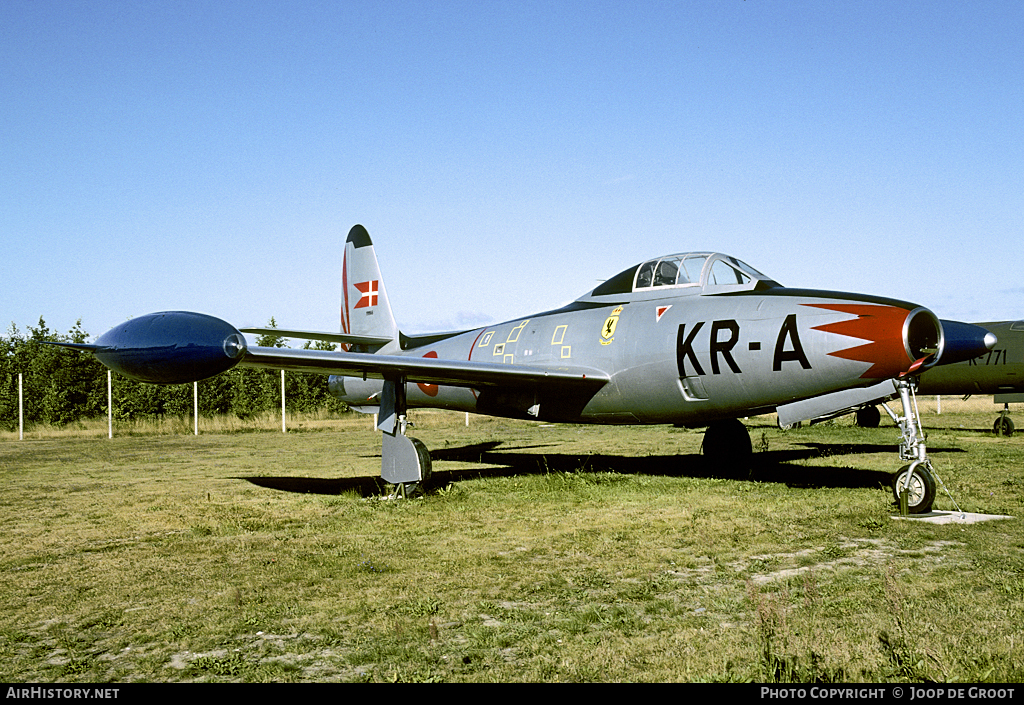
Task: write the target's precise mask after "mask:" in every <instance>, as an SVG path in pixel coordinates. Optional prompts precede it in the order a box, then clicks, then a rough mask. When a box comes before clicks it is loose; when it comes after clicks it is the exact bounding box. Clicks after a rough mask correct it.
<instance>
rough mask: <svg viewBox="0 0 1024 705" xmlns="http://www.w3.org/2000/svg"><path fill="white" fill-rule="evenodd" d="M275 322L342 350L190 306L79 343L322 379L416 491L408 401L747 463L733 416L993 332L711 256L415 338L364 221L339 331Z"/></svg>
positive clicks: (148, 369)
mask: <svg viewBox="0 0 1024 705" xmlns="http://www.w3.org/2000/svg"><path fill="white" fill-rule="evenodd" d="M950 330H954V331H955V335H951V334H950ZM244 332H251V333H261V332H265V330H264V329H258V328H248V329H244ZM273 333H274V334H277V335H281V336H284V337H293V338H310V339H322V340H328V341H334V342H339V343H341V344H342V348H343V349H342V351H340V352H335V351H317V350H294V349H283V348H260V347H248V346H247V345H246V343H245V341H244V338H243V337H242V336H241V335H240V334H239V332H238V331H237V330H235V329H234V328H232V327H231V326H230V325H228V324H227V323H225V322H224V321H221V320H219V319H216V318H212V317H209V316H201V315H200V314H191V313H185V312H167V313H160V314H151V315H150V316H143V317H141V318H136V319H132V320H131V321H128V322H127V323H125V324H122V325H121V326H119V327H117V328H114V329H113V330H111V331H109V332H108V333H106V334H105V335H103V336H101V338H100V339H99V340H97V341H96V343H95V344H94V345H90V346H78V347H79V349H83V350H88V351H90V352H93V353H94V354H95V355H96V357H97V358H98V359H100V361H101V362H103V363H104V364H106V365H107V366H108V367H111V368H112V369H114V370H115V371H118V372H121V373H122V374H125V375H126V376H128V377H133V378H135V379H140V380H143V381H148V382H157V383H170V382H172V381H173V382H182V381H190V380H191V379H202V378H204V377H208V376H210V375H212V374H216V373H218V372H221V371H223V370H224V369H225V368H227V367H230V366H232V365H234V364H240V365H243V366H248V367H259V368H268V369H286V370H295V371H301V372H318V373H324V374H329V375H331V378H330V389H331V391H332V393H333V394H334V395H336V396H337V397H338V398H339V399H341V400H343V401H345V402H347V403H349V404H350V405H351V406H352V407H353V408H354V409H356V410H359V411H364V412H374V413H377V414H379V416H378V419H379V423H378V427H379V429H380V430H381V431H382V432H383V434H384V435H383V443H382V462H381V476H382V478H383V479H384V480H385V481H387V482H389V483H391V484H393V485H395V486H396V487H397V488H399V490H400V491H401V490H405V491H409V490H413V489H415V488H417V487H418V486H420V485H421V484H423V483H425V482H426V481H428V480H429V476H430V455H429V453H428V451H427V449H426V448H425V447H424V446H423V444H422V443H421V442H419V441H418V440H416V439H414V438H410V437H408V436H407V435H406V429H407V419H406V412H407V410H408V409H409V408H411V407H433V408H442V409H453V410H459V411H468V412H473V413H480V414H488V415H494V416H504V417H515V418H524V419H537V420H542V421H552V422H569V423H594V424H677V425H686V426H693V427H703V426H706V427H707V431H706V433H705V436H704V444H703V452H704V454H705V456H707V457H708V458H709V460H710V462H712V463H716V464H718V465H719V466H720V467H723V468H727V467H742V466H745V465H747V464H748V463H749V461H750V456H751V444H750V437H749V434H748V433H747V430H746V429H745V427H744V426H743V424H742V423H741V422H739V421H738V420H737V419H738V418H740V417H745V416H750V415H757V414H762V413H767V412H771V411H775V410H776V409H785V408H786V406H787V405H790V404H794V403H799V402H801V401H802V400H806V399H810V398H817V397H822V396H823V395H831V394H834V393H839V392H843V391H844V390H855V389H860V388H864V387H869V386H871V385H874V384H877V383H878V382H879V381H880V380H886V379H895V380H897V382H896V384H897V385H899V386H902V387H903V388H906V389H911V390H912V387H913V385H914V383H915V380H916V378H917V375H919V374H920V373H922V372H924V371H925V370H927V369H930V368H932V367H934V366H936V365H938V364H942V363H944V362H947V361H958V360H963V359H967V358H970V357H975V356H977V355H980V354H984V353H985V352H987V351H988V349H989V348H990V347H991V343H992V341H991V340H990V339H986V337H985V336H986V335H987V333H988V332H987V331H985V330H984V329H980V328H979V329H975V328H974V327H973V326H965V325H964V324H956V325H955V326H953V327H947V326H944V324H943V322H940V320H939V319H938V318H937V317H936V316H935V314H933V313H932V312H931V311H929V310H928V309H926V308H922V307H921V306H918V305H916V304H912V303H906V302H903V301H896V300H891V299H883V298H878V297H872V296H862V295H857V294H849V293H839V292H824V291H810V290H803V289H790V288H786V287H783V286H781V285H779V284H778V283H777V282H775V281H773V280H772V279H770V278H768V277H766V276H765V275H763V274H761V273H760V272H758V271H757V270H755V269H753V268H752V267H750V266H748V265H746V264H744V263H743V262H741V261H739V260H737V259H735V258H733V257H729V256H727V255H723V254H718V253H713V252H690V253H683V254H674V255H669V256H666V257H659V258H654V259H651V260H648V261H646V262H642V263H640V264H637V265H634V266H632V267H630V268H629V269H626V270H625V271H623V272H621V273H619V274H617V275H616V276H614V277H612V278H611V279H608V280H607V281H605V282H604V283H602V284H601V285H599V286H598V287H597V288H595V289H594V290H593V291H590V292H589V293H587V294H585V295H583V296H582V297H580V298H579V299H577V300H576V301H575V302H573V303H571V304H569V305H568V306H565V307H563V308H560V309H556V310H552V311H545V312H542V313H537V314H534V315H531V316H525V317H522V318H517V319H515V320H512V321H508V322H506V323H501V324H498V325H493V326H487V327H484V328H477V329H474V330H469V331H463V332H457V333H443V334H437V335H425V336H410V335H405V334H404V333H402V332H401V331H400V330H399V328H398V325H397V324H396V322H395V318H394V315H393V314H392V309H391V304H390V301H389V299H388V294H387V289H386V288H385V286H384V280H383V277H382V276H381V272H380V268H379V265H378V261H377V257H376V254H375V252H374V247H373V243H372V242H371V240H370V236H369V234H368V233H367V231H366V230H365V228H363V227H362V226H361V225H356V226H355V227H353V228H352V230H351V231H350V232H349V234H348V238H347V240H346V243H345V257H344V262H343V265H342V294H341V332H340V333H320V332H306V331H298V330H287V329H273ZM165 371H166V374H165ZM825 398H826V399H828V397H827V396H826V397H825ZM905 398H906V397H905ZM828 403H829V404H831V403H832V402H831V401H829V402H828ZM843 403H844V402H842V401H840V400H837V401H836V402H835V404H843ZM905 407H906V405H905ZM835 408H841V407H840V406H836V407H835ZM907 414H908V416H909V415H911V414H913V410H912V408H908V409H907ZM912 450H913V456H912V459H913V461H914V462H913V463H911V464H910V465H908V466H906V467H904V469H903V470H902V471H901V473H902V474H901V475H900V477H901V478H902V479H901V482H902V484H903V486H904V487H905V488H906V489H907V490H909V493H910V494H911V509H912V511H918V512H923V511H928V510H929V509H930V507H931V503H932V500H933V498H934V482H933V481H931V476H930V472H931V463H930V462H929V460H928V458H927V454H926V451H925V447H924V442H923V437H922V438H921V439H920V440H919V441H918V442H917V443H916V445H915V446H914V447H913V449H912ZM923 478H927V479H923ZM929 486H930V487H931V488H932V491H931V493H930V494H929V493H928V492H927V488H928V487H929Z"/></svg>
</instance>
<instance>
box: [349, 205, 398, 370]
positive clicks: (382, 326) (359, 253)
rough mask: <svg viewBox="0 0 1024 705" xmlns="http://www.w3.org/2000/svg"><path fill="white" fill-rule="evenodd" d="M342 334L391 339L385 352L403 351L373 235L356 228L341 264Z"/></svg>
mask: <svg viewBox="0 0 1024 705" xmlns="http://www.w3.org/2000/svg"><path fill="white" fill-rule="evenodd" d="M341 332H342V333H347V334H350V335H374V336H381V337H388V338H391V341H392V342H390V343H388V344H387V345H385V346H384V347H383V348H381V349H383V350H391V349H392V348H394V349H395V350H397V349H398V348H399V337H398V324H396V323H395V316H394V314H393V313H392V312H391V302H390V301H389V300H388V292H387V289H385V288H384V279H383V277H381V274H380V266H379V265H378V264H377V254H376V253H375V252H374V250H373V242H372V241H371V240H370V234H369V233H368V232H366V228H364V227H363V226H362V225H355V226H353V227H352V229H351V230H350V231H349V233H348V239H347V240H345V259H344V261H343V262H342V265H341ZM374 352H376V351H374Z"/></svg>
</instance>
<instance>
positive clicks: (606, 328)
mask: <svg viewBox="0 0 1024 705" xmlns="http://www.w3.org/2000/svg"><path fill="white" fill-rule="evenodd" d="M621 313H622V307H621V306H619V307H618V308H616V309H615V310H614V311H612V315H610V316H608V318H607V319H605V322H604V325H603V326H601V338H602V340H601V345H608V344H609V343H611V342H612V341H613V340H615V337H614V336H615V327H616V326H617V325H619V315H620V314H621Z"/></svg>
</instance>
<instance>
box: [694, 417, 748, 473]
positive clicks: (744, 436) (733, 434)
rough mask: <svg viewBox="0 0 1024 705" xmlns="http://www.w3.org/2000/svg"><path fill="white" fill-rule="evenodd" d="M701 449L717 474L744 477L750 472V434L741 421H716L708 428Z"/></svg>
mask: <svg viewBox="0 0 1024 705" xmlns="http://www.w3.org/2000/svg"><path fill="white" fill-rule="evenodd" d="M701 449H702V450H703V451H704V457H705V458H707V460H708V462H709V463H710V465H711V469H712V471H714V472H716V473H719V474H721V475H725V476H727V477H742V476H744V475H746V474H747V473H749V472H750V459H751V456H753V449H752V447H751V445H750V433H749V432H748V431H747V427H746V426H744V425H743V423H742V422H741V421H740V420H739V419H729V420H727V421H716V422H714V423H713V424H711V425H710V426H708V430H707V431H705V432H704V442H703V444H701Z"/></svg>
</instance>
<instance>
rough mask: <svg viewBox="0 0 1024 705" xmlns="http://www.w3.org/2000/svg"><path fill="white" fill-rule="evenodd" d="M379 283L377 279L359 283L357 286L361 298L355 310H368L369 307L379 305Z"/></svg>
mask: <svg viewBox="0 0 1024 705" xmlns="http://www.w3.org/2000/svg"><path fill="white" fill-rule="evenodd" d="M377 282H378V280H377V279H371V280H370V281H368V282H359V283H357V284H356V285H355V287H356V289H358V290H359V293H360V294H361V296H360V297H359V300H358V301H356V305H355V306H353V308H366V307H367V306H376V305H377Z"/></svg>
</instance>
